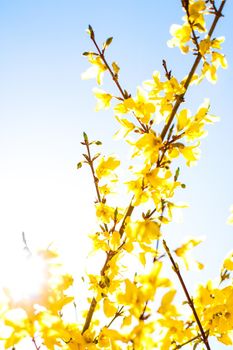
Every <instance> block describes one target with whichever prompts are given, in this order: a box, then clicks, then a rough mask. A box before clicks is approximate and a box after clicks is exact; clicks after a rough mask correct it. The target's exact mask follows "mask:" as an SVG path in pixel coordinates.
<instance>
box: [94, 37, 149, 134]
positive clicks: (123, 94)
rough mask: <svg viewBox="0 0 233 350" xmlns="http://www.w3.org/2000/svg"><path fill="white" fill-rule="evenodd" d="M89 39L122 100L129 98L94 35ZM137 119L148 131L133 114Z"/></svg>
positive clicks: (145, 127)
mask: <svg viewBox="0 0 233 350" xmlns="http://www.w3.org/2000/svg"><path fill="white" fill-rule="evenodd" d="M91 40H92V41H93V43H94V45H95V47H96V49H97V51H98V53H99V56H100V58H101V59H102V61H103V62H104V64H105V66H106V68H107V70H108V71H109V73H110V75H111V77H112V80H113V81H114V83H115V84H116V86H117V88H118V90H119V91H120V93H121V95H122V97H123V100H126V99H127V98H129V97H130V96H131V95H130V94H128V92H127V91H126V90H123V88H122V87H121V84H120V83H119V80H118V77H117V76H116V74H115V73H114V72H113V70H112V68H111V67H110V66H109V64H108V62H107V60H106V58H105V56H104V52H103V51H101V50H100V48H99V45H98V44H97V42H96V40H95V37H94V36H91ZM135 117H136V119H137V121H138V122H139V124H140V125H141V127H142V130H143V131H144V132H148V127H147V126H146V125H144V124H143V123H142V122H141V120H140V119H139V118H138V117H137V116H135Z"/></svg>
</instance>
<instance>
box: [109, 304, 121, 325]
mask: <svg viewBox="0 0 233 350" xmlns="http://www.w3.org/2000/svg"><path fill="white" fill-rule="evenodd" d="M123 309H124V306H121V307H120V309H119V310H117V312H116V313H115V315H114V317H113V318H112V320H111V321H110V322H109V324H108V325H107V326H106V328H109V327H110V326H111V325H112V324H113V322H114V321H115V319H116V318H117V317H119V316H121V315H122V311H123Z"/></svg>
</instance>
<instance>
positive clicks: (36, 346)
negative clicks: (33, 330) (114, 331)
mask: <svg viewBox="0 0 233 350" xmlns="http://www.w3.org/2000/svg"><path fill="white" fill-rule="evenodd" d="M32 342H33V344H34V346H35V348H36V350H40V346H39V345H37V344H36V339H35V338H34V337H33V338H32Z"/></svg>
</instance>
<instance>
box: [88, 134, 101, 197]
mask: <svg viewBox="0 0 233 350" xmlns="http://www.w3.org/2000/svg"><path fill="white" fill-rule="evenodd" d="M84 145H85V146H86V148H87V155H88V164H89V165H90V168H91V173H92V176H93V180H94V185H95V189H96V194H97V198H98V202H99V203H100V202H101V196H100V191H99V187H98V179H97V177H96V176H95V169H94V166H93V161H92V159H91V152H90V145H89V142H88V139H87V138H85V137H84Z"/></svg>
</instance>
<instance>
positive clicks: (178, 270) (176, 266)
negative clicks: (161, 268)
mask: <svg viewBox="0 0 233 350" xmlns="http://www.w3.org/2000/svg"><path fill="white" fill-rule="evenodd" d="M163 245H164V248H165V250H166V253H167V255H168V257H169V259H170V261H171V263H172V266H173V270H174V271H175V273H176V275H177V277H178V279H179V282H180V284H181V286H182V289H183V291H184V294H185V296H186V299H187V301H188V304H189V306H190V308H191V310H192V312H193V316H194V318H195V320H196V323H197V325H198V327H199V329H200V332H201V337H202V341H203V342H204V344H205V346H206V349H207V350H211V348H210V345H209V341H208V334H207V335H206V332H205V331H204V329H203V327H202V324H201V321H200V319H199V316H198V314H197V311H196V309H195V306H194V302H193V300H192V298H191V297H190V295H189V292H188V289H187V287H186V285H185V282H184V280H183V277H182V276H181V273H180V269H179V266H178V264H177V263H176V262H175V260H174V259H173V257H172V254H171V252H170V249H169V248H168V246H167V243H166V242H165V240H163Z"/></svg>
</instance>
